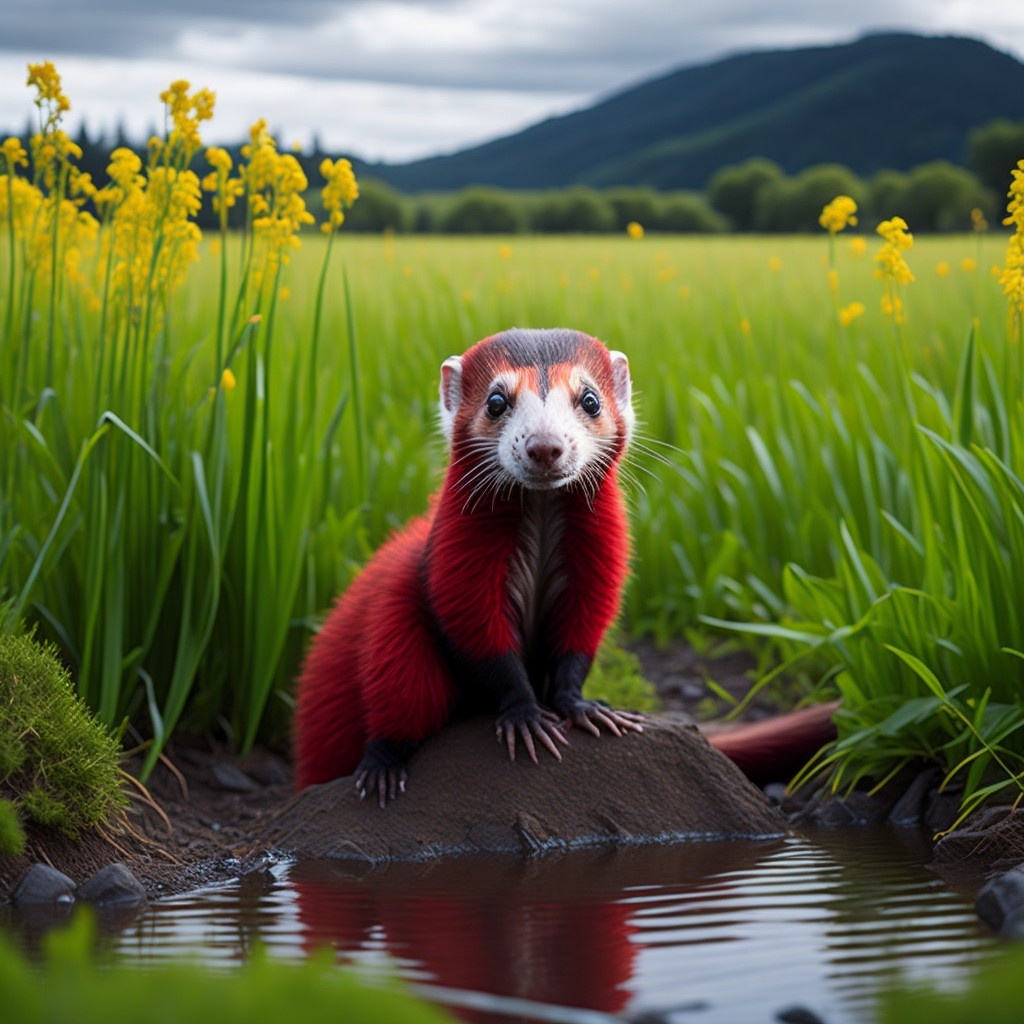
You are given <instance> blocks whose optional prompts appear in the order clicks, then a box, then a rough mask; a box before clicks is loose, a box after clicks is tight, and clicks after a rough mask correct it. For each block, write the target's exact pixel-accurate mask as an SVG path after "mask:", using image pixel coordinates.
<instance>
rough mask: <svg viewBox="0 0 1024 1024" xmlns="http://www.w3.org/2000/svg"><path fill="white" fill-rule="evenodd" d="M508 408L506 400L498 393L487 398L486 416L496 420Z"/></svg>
mask: <svg viewBox="0 0 1024 1024" xmlns="http://www.w3.org/2000/svg"><path fill="white" fill-rule="evenodd" d="M507 408H508V399H507V398H506V397H505V396H504V395H503V394H502V393H501V392H500V391H492V392H491V393H490V394H489V395H488V396H487V415H488V416H490V417H491V419H493V420H496V419H497V418H498V417H499V416H500V415H501V414H502V413H503V412H504V411H505V410H506V409H507Z"/></svg>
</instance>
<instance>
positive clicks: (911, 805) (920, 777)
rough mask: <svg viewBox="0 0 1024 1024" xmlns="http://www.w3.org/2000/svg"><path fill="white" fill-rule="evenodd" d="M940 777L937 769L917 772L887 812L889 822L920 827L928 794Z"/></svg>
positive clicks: (926, 805)
mask: <svg viewBox="0 0 1024 1024" xmlns="http://www.w3.org/2000/svg"><path fill="white" fill-rule="evenodd" d="M940 777H941V775H940V772H939V769H938V768H926V769H925V770H924V771H923V772H919V773H918V774H917V775H916V776H915V777H914V780H913V782H911V783H910V785H909V786H908V787H907V788H906V790H904V793H903V796H901V797H900V798H899V800H897V801H896V803H895V805H894V806H893V809H892V810H891V811H890V812H889V821H890V822H892V824H893V825H902V826H906V827H909V826H914V825H920V824H921V819H922V818H923V817H924V815H925V813H926V809H927V807H928V797H929V794H930V793H931V791H932V789H933V788H934V786H935V784H936V782H938V781H939V779H940Z"/></svg>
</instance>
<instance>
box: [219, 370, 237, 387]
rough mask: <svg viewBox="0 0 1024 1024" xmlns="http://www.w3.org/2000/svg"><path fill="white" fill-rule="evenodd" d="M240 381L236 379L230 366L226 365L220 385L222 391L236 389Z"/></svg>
mask: <svg viewBox="0 0 1024 1024" xmlns="http://www.w3.org/2000/svg"><path fill="white" fill-rule="evenodd" d="M237 383H238V382H237V381H236V380H235V375H234V373H232V372H231V367H230V366H225V367H224V372H223V373H222V374H221V375H220V386H221V390H222V391H234V390H235V385H236V384H237Z"/></svg>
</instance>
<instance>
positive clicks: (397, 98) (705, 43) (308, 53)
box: [0, 0, 1024, 157]
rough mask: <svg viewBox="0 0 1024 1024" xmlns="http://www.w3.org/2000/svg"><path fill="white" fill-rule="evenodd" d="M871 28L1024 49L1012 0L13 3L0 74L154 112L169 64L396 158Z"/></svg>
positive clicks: (9, 105) (221, 110) (1021, 52)
mask: <svg viewBox="0 0 1024 1024" xmlns="http://www.w3.org/2000/svg"><path fill="white" fill-rule="evenodd" d="M868 29H874V30H877V29H907V30H914V31H920V32H925V33H932V34H940V33H955V34H964V35H973V36H977V37H980V38H983V39H986V40H987V41H989V42H990V43H992V44H993V45H995V46H997V47H999V48H1001V49H1004V50H1007V51H1009V52H1011V53H1015V54H1016V55H1018V56H1024V3H1011V4H1008V3H1006V2H1005V0H970V2H967V0H858V3H857V4H855V5H847V4H841V5H840V4H826V3H822V2H821V0H773V2H770V3H769V2H766V0H717V2H716V3H714V4H708V3H696V2H694V0H631V2H629V3H628V4H627V3H623V2H622V0H176V2H175V3H174V4H173V5H170V4H167V3H165V2H160V3H157V2H153V0H13V4H12V3H11V2H10V0H8V4H7V7H6V9H5V11H4V19H3V28H2V30H0V71H2V69H3V68H4V67H7V68H13V67H14V66H16V65H17V63H18V62H22V63H21V67H24V63H23V61H24V60H26V59H41V58H52V59H54V60H55V61H56V62H57V63H58V66H59V67H62V68H63V67H67V68H68V69H69V71H70V70H72V69H73V70H74V71H75V73H76V76H77V83H76V84H77V87H78V92H77V93H76V94H73V99H74V95H78V96H82V97H83V99H84V100H86V101H88V102H87V104H84V105H82V106H79V105H77V104H76V107H75V111H76V116H77V111H79V110H90V111H99V114H98V115H94V114H92V113H90V117H92V116H99V117H101V118H102V119H103V120H104V121H105V122H106V123H110V121H111V120H116V119H117V118H118V117H123V118H125V119H126V120H128V121H129V122H131V123H138V122H139V121H140V120H141V119H142V118H143V117H149V118H150V123H151V119H152V115H151V114H143V113H141V112H140V111H143V110H145V111H152V110H153V97H154V96H155V92H154V91H153V87H152V77H153V73H154V71H155V69H157V68H159V69H160V73H161V74H165V73H166V74H165V77H164V83H165V84H166V82H167V81H170V80H171V79H172V78H176V77H186V78H190V79H191V80H192V81H193V82H196V83H199V84H204V85H210V87H212V88H214V89H216V90H217V91H218V95H219V97H220V101H219V104H218V120H220V119H221V118H222V117H224V118H226V119H227V120H228V122H229V123H228V125H227V130H228V131H230V132H234V133H235V135H236V137H237V134H238V131H239V129H240V128H241V127H242V125H241V124H236V122H238V121H240V120H241V118H242V117H247V116H248V115H249V112H250V108H251V106H252V105H253V103H254V102H255V101H256V100H257V99H258V100H259V102H260V103H261V104H262V105H263V106H264V107H270V108H272V109H280V110H281V111H282V117H284V116H287V118H288V123H289V124H290V125H293V126H294V127H295V130H296V131H297V133H301V134H303V135H305V136H306V137H309V135H310V134H311V133H312V132H314V131H316V132H319V133H321V135H322V137H323V138H325V139H328V138H330V137H331V136H332V133H333V135H334V136H335V137H338V136H341V135H345V136H346V137H348V135H349V134H350V135H351V145H352V146H353V147H354V148H355V149H356V150H357V151H360V152H364V153H374V154H377V155H382V156H387V155H393V156H396V157H397V156H408V155H410V154H411V153H412V152H418V153H426V152H430V151H436V150H440V149H449V148H455V147H458V146H461V145H463V144H465V143H467V142H469V141H480V140H482V139H485V138H488V137H493V136H495V135H500V134H504V133H505V132H507V131H509V130H513V129H514V128H518V127H521V126H524V125H525V124H527V123H529V122H530V121H532V120H537V119H540V118H541V117H543V116H546V115H547V114H551V113H555V112H564V111H565V110H567V109H570V108H571V107H573V106H579V105H583V104H584V103H586V102H587V101H589V100H592V99H594V98H597V97H600V96H603V95H607V94H609V93H613V92H617V91H619V90H620V89H622V88H624V87H626V86H627V85H632V84H634V83H636V82H638V81H641V80H644V79H647V78H651V77H654V76H655V75H657V74H660V73H663V72H667V71H669V70H673V69H675V68H678V67H680V66H684V65H689V64H695V63H701V62H705V61H708V60H712V59H715V58H717V57H719V56H721V55H723V54H728V53H735V52H740V51H744V50H752V49H762V48H766V47H785V46H801V45H813V44H819V43H820V44H828V43H834V42H839V41H843V40H848V39H853V38H855V37H856V36H858V35H860V34H862V33H863V32H864V31H865V30H868ZM20 77H21V80H22V81H23V80H24V79H23V75H21V76H20ZM8 81H10V82H11V84H12V85H13V84H14V82H15V78H14V76H13V75H11V74H7V73H4V74H3V76H2V78H0V124H3V123H4V122H5V121H6V123H7V124H12V123H13V124H17V123H19V122H23V120H24V115H23V114H22V115H15V120H13V121H12V120H9V119H8V118H10V117H11V114H10V111H13V110H15V109H20V110H24V109H25V107H24V105H21V106H18V107H16V106H15V104H16V103H20V102H21V100H22V97H20V96H19V97H13V93H14V92H16V90H14V89H11V88H9V87H8ZM157 91H159V90H157ZM286 96H287V97H288V98H289V100H288V102H289V106H288V107H287V109H286V107H285V103H284V97H286ZM231 110H235V111H242V110H244V114H243V113H236V114H234V115H232V114H231V113H230V111H231ZM113 111H116V113H115V112H113ZM232 117H234V119H235V120H234V121H231V120H230V119H231V118H232ZM222 123H223V122H222ZM403 125H404V127H403ZM432 132H434V133H435V134H432ZM430 138H434V139H435V143H434V145H433V146H431V144H430V142H429V139H430ZM345 144H346V145H347V144H348V142H345Z"/></svg>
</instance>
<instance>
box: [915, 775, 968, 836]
mask: <svg viewBox="0 0 1024 1024" xmlns="http://www.w3.org/2000/svg"><path fill="white" fill-rule="evenodd" d="M963 795H964V791H963V789H962V788H961V787H959V786H956V787H952V788H946V789H944V790H942V791H941V792H940V791H939V790H938V789H934V790H932V792H931V795H930V796H929V798H928V805H927V806H926V807H925V811H924V826H925V828H926V829H928V831H929V832H931V833H932V834H933V835H934V834H935V833H936V832H945V831H946V830H947V829H948V828H950V827H951V826H952V824H953V822H954V821H956V819H957V816H958V815H959V814H960V801H961V800H962V799H963Z"/></svg>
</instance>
